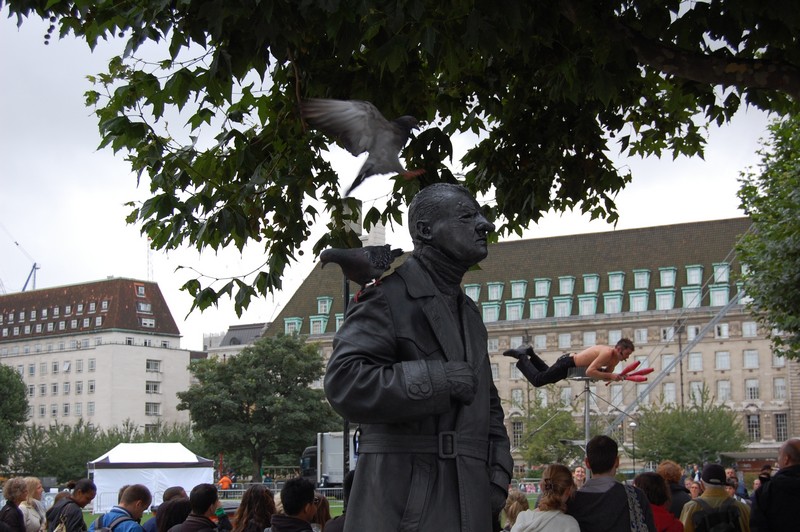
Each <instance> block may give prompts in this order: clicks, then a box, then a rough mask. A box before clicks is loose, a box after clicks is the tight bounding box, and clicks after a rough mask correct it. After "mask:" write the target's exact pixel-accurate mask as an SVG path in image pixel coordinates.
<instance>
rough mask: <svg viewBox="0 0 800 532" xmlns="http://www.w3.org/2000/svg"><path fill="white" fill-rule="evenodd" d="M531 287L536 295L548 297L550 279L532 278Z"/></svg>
mask: <svg viewBox="0 0 800 532" xmlns="http://www.w3.org/2000/svg"><path fill="white" fill-rule="evenodd" d="M533 287H534V294H535V296H536V297H548V296H549V295H550V279H534V280H533Z"/></svg>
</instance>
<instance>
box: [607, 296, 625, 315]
mask: <svg viewBox="0 0 800 532" xmlns="http://www.w3.org/2000/svg"><path fill="white" fill-rule="evenodd" d="M603 310H604V311H605V313H606V314H619V313H620V312H622V293H609V292H606V293H605V294H603Z"/></svg>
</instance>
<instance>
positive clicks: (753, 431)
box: [746, 414, 761, 441]
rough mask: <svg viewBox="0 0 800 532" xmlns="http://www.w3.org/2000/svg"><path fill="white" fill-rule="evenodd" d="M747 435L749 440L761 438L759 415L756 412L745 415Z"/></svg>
mask: <svg viewBox="0 0 800 532" xmlns="http://www.w3.org/2000/svg"><path fill="white" fill-rule="evenodd" d="M746 422H747V436H748V438H750V441H760V440H761V416H759V415H758V414H748V415H747V421H746Z"/></svg>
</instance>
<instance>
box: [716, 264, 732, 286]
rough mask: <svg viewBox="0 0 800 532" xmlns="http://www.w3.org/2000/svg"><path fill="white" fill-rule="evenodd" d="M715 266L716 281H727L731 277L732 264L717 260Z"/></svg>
mask: <svg viewBox="0 0 800 532" xmlns="http://www.w3.org/2000/svg"><path fill="white" fill-rule="evenodd" d="M713 266H714V282H715V283H727V282H728V280H729V279H730V270H731V268H730V265H729V264H728V263H727V262H715V263H714V264H713Z"/></svg>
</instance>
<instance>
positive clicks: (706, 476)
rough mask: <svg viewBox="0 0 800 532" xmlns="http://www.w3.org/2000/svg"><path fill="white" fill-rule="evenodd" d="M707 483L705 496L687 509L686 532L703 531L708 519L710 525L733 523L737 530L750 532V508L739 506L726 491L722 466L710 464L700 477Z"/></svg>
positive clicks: (683, 520)
mask: <svg viewBox="0 0 800 532" xmlns="http://www.w3.org/2000/svg"><path fill="white" fill-rule="evenodd" d="M700 481H701V482H702V483H703V489H704V491H703V494H702V495H700V496H699V497H697V498H696V499H692V500H691V501H689V502H687V503H686V504H684V505H683V511H681V522H682V523H683V530H684V532H695V531H696V530H698V529H700V530H702V527H703V519H702V517H701V515H696V514H700V513H701V512H702V513H703V515H705V516H706V518H707V519H708V521H706V522H708V523H712V522H720V521H725V520H729V522H732V524H733V525H734V526H736V525H738V530H739V531H741V532H750V507H749V506H748V505H747V504H745V503H743V502H739V501H737V500H735V499H733V498H731V496H730V495H728V492H727V491H726V490H725V486H726V481H727V478H726V475H725V468H724V467H722V466H721V465H719V464H707V465H706V466H705V467H703V473H702V474H701V475H700Z"/></svg>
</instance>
